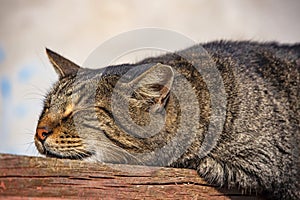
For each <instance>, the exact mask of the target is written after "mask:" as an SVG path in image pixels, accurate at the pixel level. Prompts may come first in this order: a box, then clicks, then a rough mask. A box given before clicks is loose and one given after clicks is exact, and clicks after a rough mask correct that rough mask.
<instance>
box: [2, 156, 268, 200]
mask: <svg viewBox="0 0 300 200" xmlns="http://www.w3.org/2000/svg"><path fill="white" fill-rule="evenodd" d="M28 197H30V199H40V198H41V197H43V199H262V198H261V197H257V196H241V194H240V193H239V192H237V191H233V190H224V189H222V190H221V189H218V188H217V187H214V186H212V185H209V184H207V183H206V182H205V181H204V180H203V179H201V178H200V177H199V176H198V175H197V173H196V171H194V170H190V169H175V168H160V167H147V166H133V165H116V164H101V163H90V162H83V161H74V160H63V159H54V158H42V157H28V156H17V155H9V154H0V199H28Z"/></svg>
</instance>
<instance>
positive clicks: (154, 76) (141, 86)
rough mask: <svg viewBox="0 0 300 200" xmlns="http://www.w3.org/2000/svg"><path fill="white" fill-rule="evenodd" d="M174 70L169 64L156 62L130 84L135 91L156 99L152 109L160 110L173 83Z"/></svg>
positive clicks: (153, 99) (145, 96)
mask: <svg viewBox="0 0 300 200" xmlns="http://www.w3.org/2000/svg"><path fill="white" fill-rule="evenodd" d="M173 79H174V72H173V69H172V68H171V67H170V66H168V65H163V64H160V63H158V64H156V65H154V66H152V67H150V68H149V69H148V70H147V71H145V72H143V73H142V74H141V75H139V76H138V77H137V78H135V79H134V80H132V81H131V82H130V83H129V84H130V85H132V87H133V88H136V89H135V92H136V93H137V94H139V95H140V96H142V97H143V98H146V99H151V100H152V101H154V105H152V106H151V111H153V112H159V111H161V110H162V108H163V107H164V105H165V103H166V101H167V99H168V97H169V94H170V90H171V87H172V84H173Z"/></svg>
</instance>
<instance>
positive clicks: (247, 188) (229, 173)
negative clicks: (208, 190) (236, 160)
mask: <svg viewBox="0 0 300 200" xmlns="http://www.w3.org/2000/svg"><path fill="white" fill-rule="evenodd" d="M197 172H198V173H199V175H200V176H201V177H202V178H204V179H205V180H206V181H207V182H208V183H210V184H215V185H217V186H220V187H225V188H238V189H240V190H241V191H242V192H243V193H247V194H249V193H259V192H261V190H262V186H261V184H260V182H259V177H257V176H255V175H253V174H252V173H251V172H250V171H247V170H245V169H243V168H241V167H237V166H232V165H230V164H228V163H224V162H222V161H218V160H216V159H214V158H212V157H206V158H204V159H203V160H201V161H200V163H199V165H198V167H197Z"/></svg>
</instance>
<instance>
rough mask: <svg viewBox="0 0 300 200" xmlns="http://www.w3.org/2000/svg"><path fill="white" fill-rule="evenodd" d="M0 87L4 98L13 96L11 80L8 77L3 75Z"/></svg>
mask: <svg viewBox="0 0 300 200" xmlns="http://www.w3.org/2000/svg"><path fill="white" fill-rule="evenodd" d="M0 88H1V96H2V98H9V97H10V96H11V90H12V87H11V82H10V81H9V79H8V78H7V77H2V78H1V79H0Z"/></svg>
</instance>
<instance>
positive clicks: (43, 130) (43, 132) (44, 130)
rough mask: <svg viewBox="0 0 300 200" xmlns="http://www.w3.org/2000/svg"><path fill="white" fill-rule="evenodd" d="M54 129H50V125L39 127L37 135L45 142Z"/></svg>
mask: <svg viewBox="0 0 300 200" xmlns="http://www.w3.org/2000/svg"><path fill="white" fill-rule="evenodd" d="M51 133H52V131H50V130H49V128H48V127H44V126H43V127H37V129H36V137H37V139H38V140H39V141H41V142H44V141H45V140H46V138H47V137H48V136H49V135H51Z"/></svg>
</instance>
